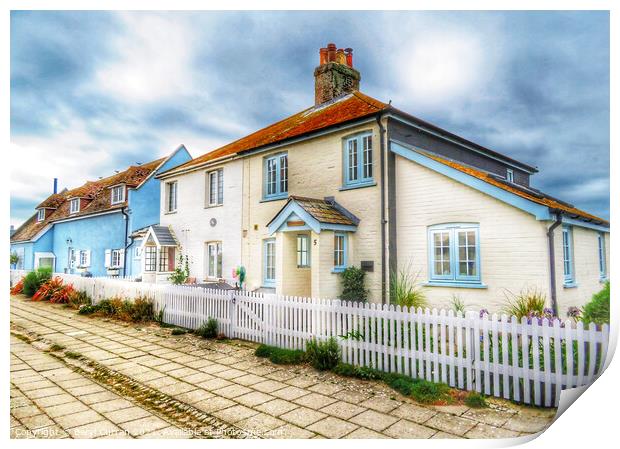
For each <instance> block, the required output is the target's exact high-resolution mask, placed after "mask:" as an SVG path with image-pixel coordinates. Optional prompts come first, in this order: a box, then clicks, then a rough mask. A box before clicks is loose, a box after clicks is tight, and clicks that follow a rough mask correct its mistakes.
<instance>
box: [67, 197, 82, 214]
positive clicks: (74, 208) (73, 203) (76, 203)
mask: <svg viewBox="0 0 620 449" xmlns="http://www.w3.org/2000/svg"><path fill="white" fill-rule="evenodd" d="M79 211H80V199H79V198H72V199H71V200H69V213H70V214H76V213H78V212H79Z"/></svg>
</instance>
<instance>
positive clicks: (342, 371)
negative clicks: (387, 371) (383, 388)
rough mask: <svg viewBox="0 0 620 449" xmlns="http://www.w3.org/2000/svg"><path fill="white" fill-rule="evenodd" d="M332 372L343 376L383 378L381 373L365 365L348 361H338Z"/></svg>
mask: <svg viewBox="0 0 620 449" xmlns="http://www.w3.org/2000/svg"><path fill="white" fill-rule="evenodd" d="M333 372H334V373H336V374H339V375H341V376H345V377H355V378H357V379H362V380H378V379H382V378H383V373H381V372H380V371H377V370H376V369H373V368H369V367H367V366H354V365H349V364H348V363H339V364H338V365H336V367H335V368H334V369H333Z"/></svg>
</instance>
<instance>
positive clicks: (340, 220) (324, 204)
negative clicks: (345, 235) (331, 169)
mask: <svg viewBox="0 0 620 449" xmlns="http://www.w3.org/2000/svg"><path fill="white" fill-rule="evenodd" d="M289 201H295V202H296V203H297V204H299V205H300V206H301V208H302V209H304V210H305V211H306V212H308V213H309V214H310V215H311V216H312V217H313V218H314V219H316V220H317V221H318V222H319V223H333V224H344V225H352V226H356V225H357V223H354V222H353V220H351V218H349V217H347V216H346V215H344V214H343V213H342V212H341V211H340V210H339V209H338V208H337V207H336V205H335V204H334V203H332V202H328V201H326V200H320V199H316V198H306V197H302V196H294V195H292V196H291V197H290V198H289Z"/></svg>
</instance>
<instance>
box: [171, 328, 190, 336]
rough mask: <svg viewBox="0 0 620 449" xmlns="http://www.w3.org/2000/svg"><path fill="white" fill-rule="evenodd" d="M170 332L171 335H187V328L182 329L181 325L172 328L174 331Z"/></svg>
mask: <svg viewBox="0 0 620 449" xmlns="http://www.w3.org/2000/svg"><path fill="white" fill-rule="evenodd" d="M170 334H171V335H185V334H187V330H186V329H181V328H180V327H175V328H174V329H172V332H171V333H170Z"/></svg>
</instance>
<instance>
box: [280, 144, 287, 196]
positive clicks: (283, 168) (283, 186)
mask: <svg viewBox="0 0 620 449" xmlns="http://www.w3.org/2000/svg"><path fill="white" fill-rule="evenodd" d="M284 192H288V156H287V155H286V154H285V155H283V156H280V192H279V193H284Z"/></svg>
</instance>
